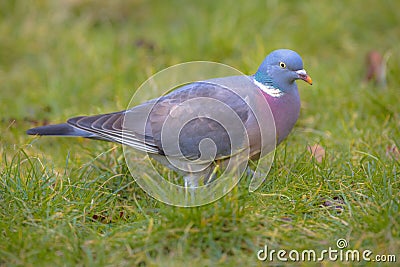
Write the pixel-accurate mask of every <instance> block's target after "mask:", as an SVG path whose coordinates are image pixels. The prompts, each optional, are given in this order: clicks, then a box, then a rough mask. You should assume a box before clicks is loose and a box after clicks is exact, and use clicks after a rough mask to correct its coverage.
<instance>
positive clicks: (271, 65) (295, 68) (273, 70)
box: [254, 49, 312, 93]
mask: <svg viewBox="0 0 400 267" xmlns="http://www.w3.org/2000/svg"><path fill="white" fill-rule="evenodd" d="M254 79H255V80H256V81H257V82H259V83H261V84H263V85H265V86H273V87H274V88H275V89H278V90H280V91H282V92H283V93H286V92H289V91H290V90H293V89H295V88H296V84H295V81H296V80H298V79H300V80H303V81H305V82H307V83H309V84H312V80H311V77H310V76H308V74H307V72H306V71H305V70H304V69H303V60H302V59H301V57H300V56H299V54H297V53H296V52H294V51H292V50H289V49H279V50H275V51H273V52H271V53H270V54H269V55H268V56H267V57H266V58H265V59H264V61H263V63H262V64H261V65H260V67H259V68H258V70H257V72H256V74H255V75H254Z"/></svg>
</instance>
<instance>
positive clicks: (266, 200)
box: [0, 0, 400, 266]
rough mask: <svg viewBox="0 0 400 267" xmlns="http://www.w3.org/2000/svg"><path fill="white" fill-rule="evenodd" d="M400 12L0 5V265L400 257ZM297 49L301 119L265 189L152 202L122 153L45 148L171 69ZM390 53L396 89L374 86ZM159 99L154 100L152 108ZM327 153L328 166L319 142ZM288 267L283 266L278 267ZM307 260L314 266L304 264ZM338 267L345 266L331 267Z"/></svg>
mask: <svg viewBox="0 0 400 267" xmlns="http://www.w3.org/2000/svg"><path fill="white" fill-rule="evenodd" d="M399 9H400V4H399V3H398V1H379V2H378V1H373V0H366V1H362V2H361V1H351V2H350V1H335V2H330V1H318V2H317V1H314V2H311V1H310V2H308V1H267V2H265V1H260V2H259V3H256V2H255V1H244V2H243V3H240V4H239V3H236V2H230V1H203V2H201V3H200V2H186V1H181V2H180V1H172V3H171V2H169V1H168V2H167V1H165V2H164V1H154V2H149V3H148V2H144V1H143V2H142V1H83V0H82V1H79V0H78V1H44V0H43V1H35V2H34V3H31V4H27V2H26V1H2V2H1V3H0V36H1V41H0V84H1V94H0V103H1V105H0V114H1V126H0V142H1V145H0V153H1V158H0V162H1V167H0V173H1V178H0V266H2V265H4V266H8V265H9V266H46V265H47V266H54V265H58V266H60V265H61V266H63V265H66V266H75V265H78V266H82V265H89V266H105V265H107V266H114V265H116V266H121V265H122V266H132V265H135V264H140V265H141V266H153V265H161V266H188V264H189V263H190V264H191V265H194V266H217V265H226V266H231V265H233V264H236V265H237V266H244V265H245V264H247V265H250V266H254V265H256V266H257V265H260V266H261V265H265V264H266V263H262V262H259V261H258V260H257V255H256V253H257V251H258V250H259V249H261V248H262V247H263V246H264V245H265V244H268V247H269V248H271V249H277V250H278V249H286V250H291V249H298V250H302V249H315V250H317V251H320V250H322V249H327V248H328V247H332V248H336V240H337V239H338V238H345V239H347V241H348V242H349V248H350V249H360V250H366V249H370V250H372V251H373V253H374V255H376V254H395V255H397V262H398V261H400V255H399V253H398V252H399V251H400V226H399V224H400V211H399V205H400V200H399V198H400V184H399V183H400V182H399V181H400V179H399V176H400V172H399V170H400V162H399V160H400V155H399V153H396V152H393V153H392V152H390V151H388V147H392V146H397V147H398V148H399V149H400V130H399V129H400V105H399V89H400V88H399V87H400V80H399V78H398V77H400V64H399V62H400V47H399V44H400V29H399V25H400V17H399V16H398V10H399ZM283 47H285V48H291V49H294V50H296V51H297V52H299V53H300V54H301V55H302V57H303V61H304V63H305V68H306V69H307V71H308V73H309V74H310V75H311V76H312V78H313V80H314V85H313V86H312V87H308V86H307V85H306V84H303V83H300V84H299V88H300V93H301V98H302V110H301V117H300V119H299V121H298V123H297V125H296V127H295V129H294V131H293V132H292V134H291V135H290V136H289V138H288V139H287V140H286V141H285V142H284V143H283V144H281V145H280V146H279V147H278V149H277V152H276V158H275V162H274V166H273V168H272V170H271V172H270V174H269V176H268V177H267V179H266V181H265V182H264V184H263V185H262V186H261V188H260V189H259V190H257V191H256V192H255V193H249V192H248V190H247V184H248V181H241V183H240V185H239V186H238V187H237V188H235V190H233V191H232V192H231V193H229V194H228V195H227V196H225V197H224V198H222V199H221V200H219V201H217V202H215V203H212V204H210V205H207V206H203V207H199V208H177V207H171V206H168V205H165V204H163V203H160V202H158V201H156V200H154V199H152V198H151V197H149V196H148V195H147V194H145V193H144V192H143V191H142V190H141V189H140V188H139V187H138V186H137V184H135V182H134V181H133V179H132V178H131V177H130V175H129V173H128V170H127V168H126V166H125V165H124V159H123V156H122V149H121V148H120V147H119V146H118V145H114V144H108V143H103V142H94V141H88V140H79V139H73V140H72V139H68V138H66V139H63V138H40V139H38V138H33V137H28V136H26V135H25V133H24V132H25V130H26V129H28V128H30V127H33V126H35V125H41V124H44V123H48V122H52V123H56V122H61V121H64V120H65V119H67V118H69V117H72V116H77V115H82V114H95V113H105V112H111V111H116V110H120V109H124V108H125V107H126V106H127V105H128V103H129V99H130V98H131V96H132V95H133V93H134V91H135V90H136V88H138V87H139V86H140V85H141V83H143V82H144V81H145V80H146V79H147V78H148V77H149V76H150V75H152V74H154V73H156V72H157V71H160V70H162V69H164V68H166V67H168V66H171V65H174V64H177V63H181V62H186V61H192V60H209V61H217V62H221V63H225V64H228V65H231V66H233V67H235V68H237V69H239V70H241V71H243V72H245V73H249V74H250V73H254V72H255V71H256V69H257V67H258V65H259V64H260V63H261V61H262V60H263V58H264V57H265V56H266V54H267V53H269V52H270V51H272V50H273V49H276V48H283ZM372 49H375V50H378V51H380V52H381V53H383V54H385V53H390V58H389V60H388V63H387V79H388V88H386V89H380V88H377V87H375V86H374V85H373V84H367V85H363V84H362V78H363V75H364V72H365V69H366V66H365V55H366V53H367V52H368V51H370V50H372ZM143 100H145V99H143ZM314 144H320V145H321V146H323V147H324V148H325V150H326V156H325V157H324V159H323V161H322V162H320V163H319V162H316V161H315V160H313V159H312V158H311V157H310V153H309V152H308V150H307V146H308V145H314ZM277 264H279V263H277ZM305 264H306V263H304V265H305ZM325 265H332V266H336V265H341V263H340V262H336V263H335V262H325Z"/></svg>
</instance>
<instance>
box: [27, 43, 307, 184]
mask: <svg viewBox="0 0 400 267" xmlns="http://www.w3.org/2000/svg"><path fill="white" fill-rule="evenodd" d="M297 79H301V80H304V81H306V82H307V83H309V84H311V83H312V81H311V78H310V77H309V76H308V75H307V73H306V72H305V70H304V69H303V62H302V59H301V57H300V56H299V55H298V54H297V53H296V52H294V51H291V50H287V49H280V50H275V51H273V52H272V53H270V54H269V55H268V56H267V57H266V58H265V60H264V61H263V63H262V64H261V65H260V67H259V69H258V71H257V72H256V74H255V75H253V76H244V75H243V76H231V77H223V78H217V79H212V80H207V81H200V82H194V83H191V84H187V85H184V86H182V87H179V88H178V89H176V90H175V91H172V92H171V93H169V94H167V95H165V96H161V97H159V98H157V99H153V100H150V101H148V102H145V103H143V104H141V105H138V106H136V107H133V108H131V109H129V110H126V111H120V112H115V113H110V114H101V115H95V116H81V117H76V118H72V119H69V120H68V121H67V123H63V124H57V125H48V126H41V127H37V128H33V129H30V130H28V131H27V134H29V135H54V136H80V137H84V138H92V139H100V140H106V141H112V142H117V143H121V144H123V145H127V146H129V147H132V148H135V149H137V150H140V151H143V152H147V153H149V154H150V155H151V156H152V157H154V158H155V159H157V160H158V161H160V162H161V163H162V164H165V165H166V166H168V167H170V168H171V169H174V170H176V171H178V172H181V173H182V174H183V175H185V176H188V177H192V178H190V179H192V180H191V181H189V184H192V185H196V183H197V181H198V179H199V176H207V175H209V174H210V173H211V172H212V166H210V167H209V168H206V169H204V170H203V171H201V172H198V173H197V174H193V173H191V172H190V171H183V172H182V171H181V170H177V169H176V168H174V166H171V165H170V164H168V161H167V160H166V159H165V157H175V158H177V159H178V160H180V159H182V161H184V160H192V161H193V160H194V161H196V160H197V161H198V164H199V165H201V164H204V162H202V161H201V162H200V161H199V160H204V154H207V153H205V152H207V151H201V146H200V144H201V142H202V141H203V140H212V142H213V144H214V146H215V147H213V149H214V150H215V151H212V153H211V152H210V153H211V154H213V159H212V160H213V161H224V160H227V159H229V157H231V156H232V155H235V154H236V153H238V151H241V150H242V149H248V150H249V154H250V157H251V158H252V159H257V156H258V155H259V154H260V153H261V151H263V150H266V151H267V152H269V151H271V150H273V149H274V148H275V146H276V145H277V144H279V143H280V142H281V141H282V140H283V139H284V138H286V136H287V135H288V134H289V132H290V131H291V129H292V128H293V126H294V124H295V122H296V120H297V117H298V114H299V109H300V98H299V95H298V91H297V85H296V83H295V81H296V80H297ZM204 99H208V101H209V102H207V103H216V101H217V102H218V103H222V104H223V105H217V104H216V105H214V104H208V105H207V104H205V103H206V102H204ZM187 103H190V104H187ZM226 108H228V109H229V110H231V111H233V112H232V113H233V114H234V117H232V118H234V119H232V123H229V120H228V124H233V125H229V127H228V128H229V129H230V132H228V131H227V130H226V128H227V127H226V125H223V123H222V124H221V123H220V122H218V121H217V120H214V119H213V116H219V118H220V119H221V121H224V120H225V121H226V119H227V118H228V115H226V116H225V115H223V116H222V117H221V114H226ZM263 112H264V113H265V114H267V115H268V114H270V115H271V116H270V117H271V118H272V120H269V119H268V118H267V119H264V120H263V118H261V117H263V115H257V114H262V113H263ZM188 114H189V115H190V116H193V118H192V119H190V120H188V121H185V118H189V117H190V116H189V115H188ZM188 116H189V117H188ZM266 117H268V116H266ZM233 120H236V123H233ZM260 121H261V122H260ZM271 121H272V123H271ZM166 124H167V125H166ZM166 126H167V128H168V129H172V130H174V129H176V128H180V131H179V136H178V137H177V140H178V143H179V144H178V146H177V148H175V147H174V146H173V145H171V142H172V141H170V140H175V139H174V138H172V137H171V138H169V137H166V138H165V137H164V138H163V130H164V129H165V127H166ZM172 132H173V131H172ZM232 136H234V138H236V140H239V142H236V143H235V142H233V141H232ZM262 136H264V137H265V136H267V137H268V138H269V139H268V138H267V139H265V140H263V137H262ZM271 136H273V137H274V138H272V139H271V138H270V137H271ZM210 151H211V150H210ZM211 154H210V155H211ZM193 177H194V178H193Z"/></svg>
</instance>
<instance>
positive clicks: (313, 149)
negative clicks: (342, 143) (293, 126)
mask: <svg viewBox="0 0 400 267" xmlns="http://www.w3.org/2000/svg"><path fill="white" fill-rule="evenodd" d="M307 150H308V151H309V152H310V153H311V157H314V158H315V160H316V161H317V162H318V163H321V162H322V160H323V159H324V157H325V149H324V148H323V147H322V146H321V145H319V144H315V145H313V146H307Z"/></svg>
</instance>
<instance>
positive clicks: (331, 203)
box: [320, 196, 344, 213]
mask: <svg viewBox="0 0 400 267" xmlns="http://www.w3.org/2000/svg"><path fill="white" fill-rule="evenodd" d="M321 202H322V203H321V205H320V206H321V207H326V208H331V209H334V210H336V211H337V212H339V213H340V212H342V211H343V209H344V200H343V198H342V197H341V196H335V197H333V198H332V199H328V198H323V199H321Z"/></svg>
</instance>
